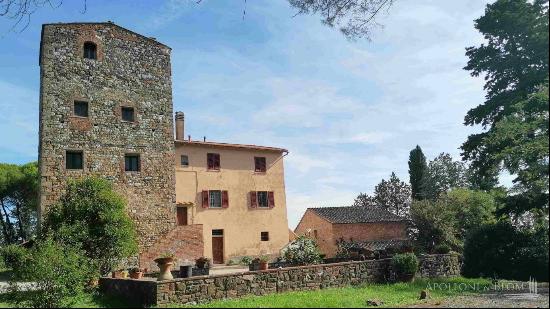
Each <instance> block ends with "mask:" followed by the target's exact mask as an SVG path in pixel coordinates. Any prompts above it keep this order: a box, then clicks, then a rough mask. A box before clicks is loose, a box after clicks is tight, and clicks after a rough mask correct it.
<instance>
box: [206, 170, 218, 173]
mask: <svg viewBox="0 0 550 309" xmlns="http://www.w3.org/2000/svg"><path fill="white" fill-rule="evenodd" d="M206 171H207V172H218V173H219V172H220V170H219V169H217V170H215V169H206Z"/></svg>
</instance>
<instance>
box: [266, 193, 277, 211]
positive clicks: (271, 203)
mask: <svg viewBox="0 0 550 309" xmlns="http://www.w3.org/2000/svg"><path fill="white" fill-rule="evenodd" d="M267 203H268V205H269V208H273V207H275V194H273V191H269V192H267Z"/></svg>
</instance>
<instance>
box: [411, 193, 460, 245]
mask: <svg viewBox="0 0 550 309" xmlns="http://www.w3.org/2000/svg"><path fill="white" fill-rule="evenodd" d="M410 213H411V222H412V225H413V227H412V238H413V240H414V242H415V244H416V247H417V249H418V250H420V251H423V252H428V253H432V252H434V251H435V248H436V247H438V246H439V245H447V246H449V247H451V248H452V249H453V250H456V251H460V247H461V244H460V241H459V239H458V238H457V230H456V226H457V223H456V216H455V213H454V211H453V210H452V209H451V208H450V207H448V205H447V203H446V202H445V201H444V200H435V201H432V200H422V201H413V202H412V205H411V211H410Z"/></svg>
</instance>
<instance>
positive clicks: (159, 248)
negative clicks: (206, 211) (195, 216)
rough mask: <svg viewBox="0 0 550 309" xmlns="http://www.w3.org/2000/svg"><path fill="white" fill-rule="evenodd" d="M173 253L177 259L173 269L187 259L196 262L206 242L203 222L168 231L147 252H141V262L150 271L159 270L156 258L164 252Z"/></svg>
mask: <svg viewBox="0 0 550 309" xmlns="http://www.w3.org/2000/svg"><path fill="white" fill-rule="evenodd" d="M167 252H169V253H173V254H174V255H175V259H176V261H175V262H174V267H173V268H172V269H174V270H177V269H178V267H179V265H180V264H181V263H182V262H183V261H185V260H186V259H187V260H189V261H191V262H194V261H195V259H196V258H198V257H201V256H203V255H204V242H203V235H202V224H192V225H179V226H176V227H175V228H174V229H172V230H171V231H169V232H168V233H166V235H164V236H163V237H161V238H160V239H158V240H157V242H156V243H155V244H154V245H153V246H151V247H149V248H148V249H147V250H146V251H145V252H142V253H140V255H139V263H140V267H141V268H147V270H148V271H149V272H150V271H158V267H157V264H156V263H155V262H154V259H156V258H158V257H159V256H161V255H162V254H164V253H167Z"/></svg>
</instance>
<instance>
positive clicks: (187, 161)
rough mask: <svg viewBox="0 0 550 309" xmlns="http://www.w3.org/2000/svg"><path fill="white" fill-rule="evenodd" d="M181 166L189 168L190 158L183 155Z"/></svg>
mask: <svg viewBox="0 0 550 309" xmlns="http://www.w3.org/2000/svg"><path fill="white" fill-rule="evenodd" d="M180 158H181V166H183V167H188V166H189V157H188V156H187V155H181V157H180Z"/></svg>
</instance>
